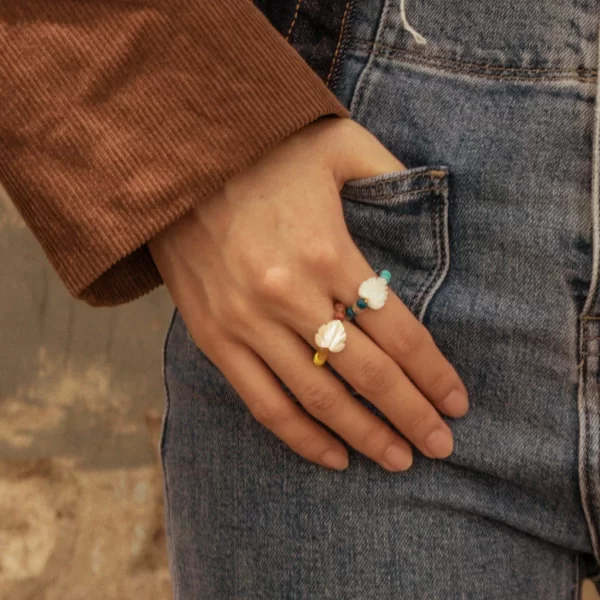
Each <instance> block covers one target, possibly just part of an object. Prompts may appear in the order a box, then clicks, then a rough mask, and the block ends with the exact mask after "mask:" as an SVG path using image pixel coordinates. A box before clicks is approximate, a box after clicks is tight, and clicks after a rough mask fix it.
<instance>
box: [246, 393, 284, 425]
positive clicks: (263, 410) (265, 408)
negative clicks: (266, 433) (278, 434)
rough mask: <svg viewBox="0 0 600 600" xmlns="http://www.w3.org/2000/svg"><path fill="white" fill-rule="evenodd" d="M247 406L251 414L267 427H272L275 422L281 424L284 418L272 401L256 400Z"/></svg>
mask: <svg viewBox="0 0 600 600" xmlns="http://www.w3.org/2000/svg"><path fill="white" fill-rule="evenodd" d="M248 408H249V410H250V413H251V414H252V416H253V417H254V418H255V419H256V420H257V421H258V422H259V423H260V424H261V425H264V426H265V427H266V428H267V429H273V428H274V426H275V425H276V424H281V423H283V422H284V420H285V417H284V415H283V413H282V411H281V409H280V408H278V407H277V406H275V405H274V404H273V403H272V402H268V401H265V400H257V401H255V402H253V403H252V404H251V405H250V406H249V407H248Z"/></svg>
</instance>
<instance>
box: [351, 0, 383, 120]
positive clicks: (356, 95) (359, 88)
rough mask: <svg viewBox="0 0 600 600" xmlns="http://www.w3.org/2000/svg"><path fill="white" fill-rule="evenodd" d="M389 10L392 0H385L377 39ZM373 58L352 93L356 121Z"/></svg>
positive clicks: (368, 62)
mask: <svg viewBox="0 0 600 600" xmlns="http://www.w3.org/2000/svg"><path fill="white" fill-rule="evenodd" d="M389 10H390V0H384V3H383V9H382V11H381V14H380V15H379V22H378V23H377V32H376V33H375V40H378V39H380V38H381V36H382V35H383V29H384V25H385V23H386V20H387V19H386V15H387V12H388V11H389ZM373 60H374V54H371V55H369V58H368V59H367V64H366V65H365V66H364V67H363V69H362V71H361V72H360V75H359V76H358V79H357V83H356V86H355V88H354V92H353V94H352V99H351V101H350V113H351V114H352V116H353V118H354V119H355V120H356V121H359V119H358V110H357V109H360V106H361V104H362V99H363V96H364V94H365V90H366V89H367V88H368V87H369V86H368V79H369V76H370V74H371V71H372V68H373ZM359 122H360V121H359Z"/></svg>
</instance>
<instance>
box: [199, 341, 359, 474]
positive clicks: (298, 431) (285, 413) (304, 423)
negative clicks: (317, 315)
mask: <svg viewBox="0 0 600 600" xmlns="http://www.w3.org/2000/svg"><path fill="white" fill-rule="evenodd" d="M213 354H214V353H213ZM207 356H209V358H210V359H211V360H212V361H213V362H214V364H215V365H216V366H217V368H218V369H219V370H220V371H221V372H222V373H223V375H224V376H225V377H226V378H227V380H228V381H229V383H231V385H232V386H233V387H234V389H235V390H236V392H237V393H238V394H239V395H240V397H241V398H242V400H243V401H244V403H245V404H246V406H247V407H248V409H249V410H250V412H251V414H252V416H253V417H254V418H255V419H256V420H257V421H258V422H259V423H260V424H261V425H263V426H264V427H266V428H267V429H269V430H270V431H271V432H272V433H274V434H275V435H276V436H277V437H278V438H279V439H281V440H282V441H283V442H284V443H285V444H287V445H288V446H289V447H290V448H291V449H292V450H293V451H294V452H296V454H299V455H300V456H303V457H304V458H306V459H307V460H309V461H311V462H314V463H317V464H319V465H322V466H324V467H327V468H329V469H337V470H343V469H345V468H346V467H347V466H348V453H347V451H346V448H345V446H344V445H343V444H342V443H341V442H340V441H339V440H337V439H336V438H335V437H334V436H332V435H331V434H330V433H328V432H327V431H326V430H325V429H324V428H323V427H321V426H320V425H318V424H317V422H316V421H314V420H313V419H312V418H311V417H310V416H309V415H308V414H307V413H306V412H304V410H303V409H302V408H301V407H300V406H298V405H297V404H295V403H294V402H293V401H292V400H291V399H290V398H289V397H288V396H287V395H286V394H285V393H284V391H283V389H282V388H281V385H280V384H279V382H278V380H277V379H276V378H275V376H274V375H273V373H272V372H271V371H270V369H269V368H268V367H267V366H266V365H265V363H264V362H263V361H262V359H260V358H259V357H258V356H257V355H256V354H255V353H254V352H253V351H252V350H251V349H250V348H248V347H247V346H242V345H241V344H236V343H234V342H228V343H227V342H221V343H220V344H219V350H218V356H215V355H213V356H210V355H209V354H208V353H207Z"/></svg>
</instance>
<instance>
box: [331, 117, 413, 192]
mask: <svg viewBox="0 0 600 600" xmlns="http://www.w3.org/2000/svg"><path fill="white" fill-rule="evenodd" d="M350 123H352V125H351V126H350V124H349V126H348V128H347V131H346V133H345V134H344V135H343V136H340V138H343V139H340V140H339V141H340V146H339V147H338V152H337V153H336V160H335V163H334V165H333V171H334V176H335V179H336V183H337V186H338V190H341V189H342V187H343V186H344V183H345V182H346V181H349V180H350V179H365V178H367V177H374V176H375V175H383V174H384V173H390V172H392V171H404V170H405V169H406V167H405V166H404V165H403V164H402V163H401V162H400V161H399V160H398V159H397V158H396V157H395V156H394V155H393V154H392V153H391V152H390V151H389V150H388V149H387V148H386V147H385V146H384V145H383V144H382V143H381V142H380V141H379V140H378V139H377V138H376V137H375V136H374V135H373V134H372V133H371V132H370V131H368V130H367V129H365V128H364V127H363V126H362V125H359V124H358V123H356V122H355V121H351V122H350Z"/></svg>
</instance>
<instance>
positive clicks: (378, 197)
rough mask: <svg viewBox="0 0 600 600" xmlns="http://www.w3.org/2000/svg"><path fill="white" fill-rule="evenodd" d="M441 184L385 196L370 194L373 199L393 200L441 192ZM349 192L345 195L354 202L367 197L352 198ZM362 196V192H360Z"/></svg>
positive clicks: (358, 190)
mask: <svg viewBox="0 0 600 600" xmlns="http://www.w3.org/2000/svg"><path fill="white" fill-rule="evenodd" d="M440 189H441V188H440V186H438V185H436V186H433V187H428V188H424V189H420V190H410V191H405V192H396V193H395V194H386V195H385V196H379V195H377V194H374V195H373V196H370V198H371V200H391V199H392V198H400V197H402V196H411V195H415V194H424V193H425V192H439V191H440ZM356 191H357V192H360V191H361V190H360V188H359V189H357V190H356ZM347 194H348V192H345V193H344V194H343V197H344V198H346V199H347V200H351V201H354V202H361V201H363V199H364V198H365V196H361V198H360V199H358V200H357V199H356V198H351V197H350V196H348V195H347ZM359 196H360V194H359Z"/></svg>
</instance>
